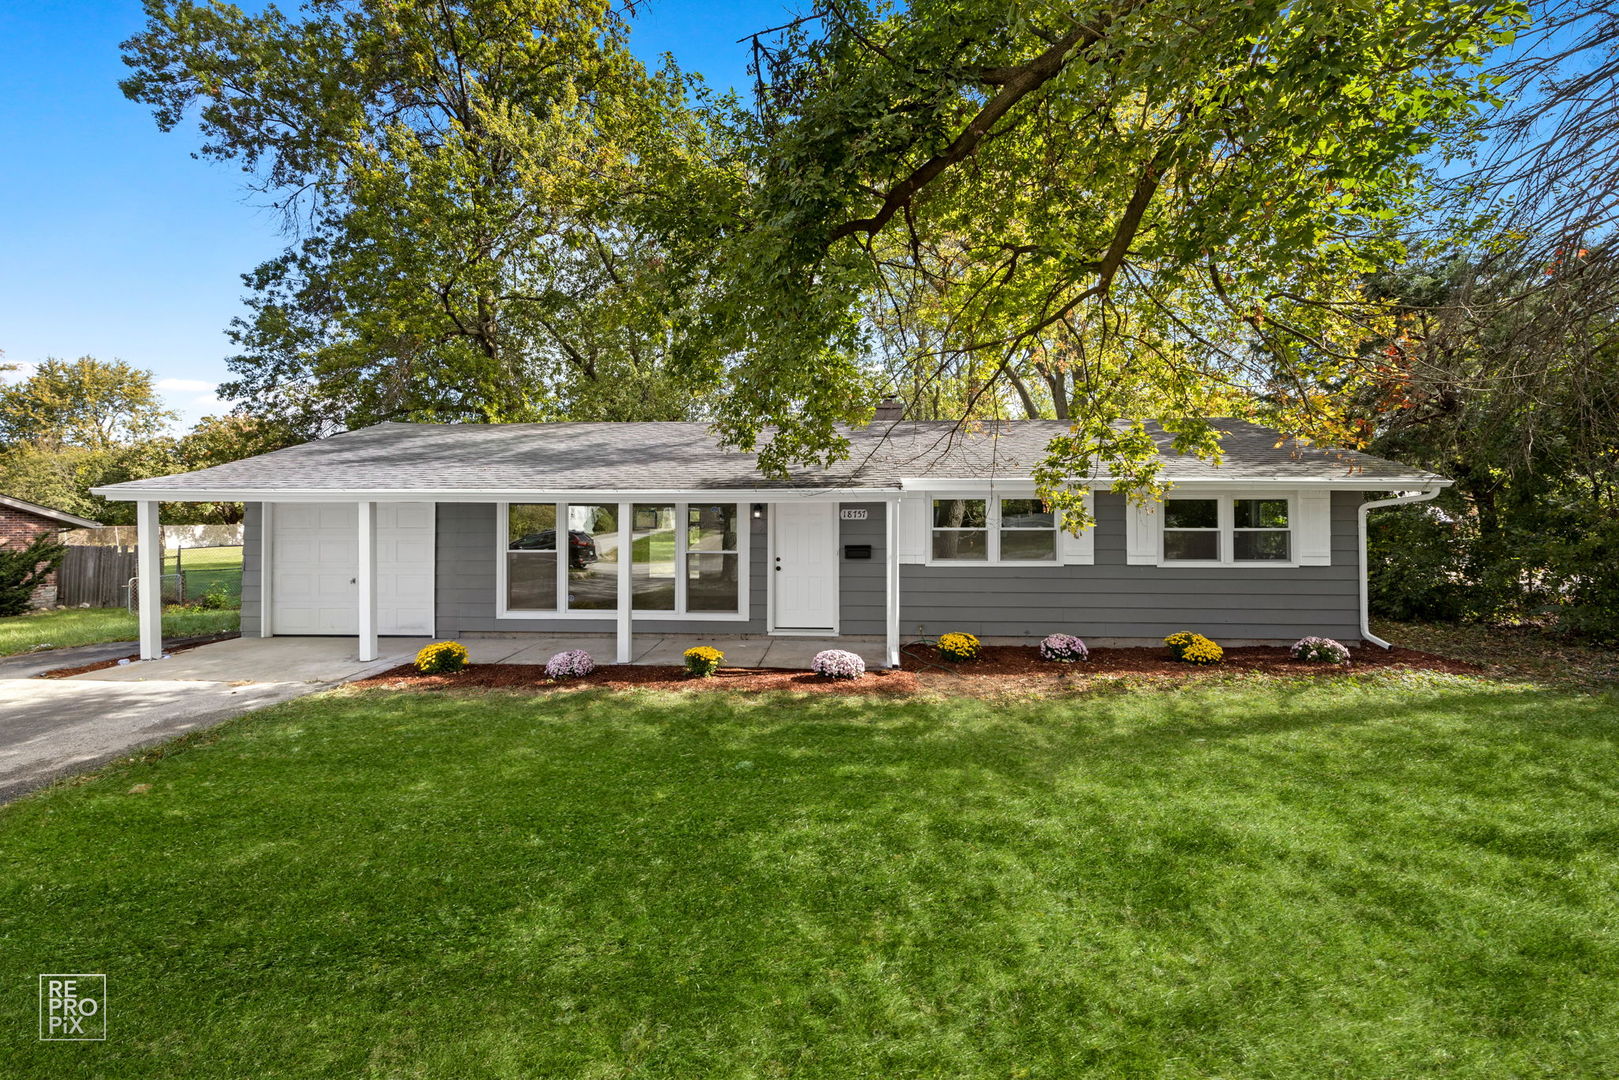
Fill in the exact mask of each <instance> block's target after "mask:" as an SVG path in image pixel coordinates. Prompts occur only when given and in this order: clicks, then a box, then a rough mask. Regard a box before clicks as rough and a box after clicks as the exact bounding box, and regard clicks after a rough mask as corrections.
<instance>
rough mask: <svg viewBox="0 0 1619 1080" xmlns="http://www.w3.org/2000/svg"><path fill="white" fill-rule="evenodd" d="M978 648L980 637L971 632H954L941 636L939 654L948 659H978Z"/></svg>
mask: <svg viewBox="0 0 1619 1080" xmlns="http://www.w3.org/2000/svg"><path fill="white" fill-rule="evenodd" d="M978 648H979V646H978V639H977V638H975V637H973V636H972V635H971V634H962V633H954V634H941V635H940V636H939V655H940V656H942V657H944V659H946V660H976V659H978Z"/></svg>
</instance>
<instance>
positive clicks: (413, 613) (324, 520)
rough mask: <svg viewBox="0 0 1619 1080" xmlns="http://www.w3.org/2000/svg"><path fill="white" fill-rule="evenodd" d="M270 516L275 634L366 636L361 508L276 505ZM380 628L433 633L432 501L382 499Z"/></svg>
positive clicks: (379, 510)
mask: <svg viewBox="0 0 1619 1080" xmlns="http://www.w3.org/2000/svg"><path fill="white" fill-rule="evenodd" d="M270 521H271V526H270V530H271V544H270V562H271V572H270V595H271V604H270V607H271V626H272V627H273V629H274V631H275V633H277V634H355V633H358V632H359V621H360V614H359V606H358V605H359V585H358V583H357V575H358V572H359V571H358V567H359V563H360V556H359V550H358V549H359V511H358V508H357V507H356V506H355V505H354V504H353V503H276V504H275V509H274V510H273V511H272V512H271V517H270ZM377 632H378V633H379V634H431V633H432V632H433V505H432V504H431V503H378V504H377Z"/></svg>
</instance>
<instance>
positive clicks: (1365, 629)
mask: <svg viewBox="0 0 1619 1080" xmlns="http://www.w3.org/2000/svg"><path fill="white" fill-rule="evenodd" d="M1438 494H1439V489H1438V488H1433V489H1431V490H1429V491H1415V492H1409V493H1406V494H1403V495H1396V496H1395V497H1394V498H1392V499H1378V500H1376V501H1375V502H1363V503H1361V504H1360V636H1361V640H1363V641H1369V642H1371V643H1372V644H1373V645H1381V646H1382V647H1383V648H1385V649H1392V648H1393V647H1394V646H1393V645H1392V644H1390V643H1389V642H1387V641H1384V640H1383V639H1382V638H1380V637H1378V636H1377V635H1376V634H1374V633H1372V615H1371V608H1370V603H1369V600H1368V598H1367V589H1366V515H1367V514H1368V513H1370V512H1371V511H1373V510H1380V509H1382V508H1383V507H1385V506H1407V505H1409V504H1411V503H1419V502H1427V501H1428V500H1429V499H1432V498H1433V497H1434V496H1436V495H1438Z"/></svg>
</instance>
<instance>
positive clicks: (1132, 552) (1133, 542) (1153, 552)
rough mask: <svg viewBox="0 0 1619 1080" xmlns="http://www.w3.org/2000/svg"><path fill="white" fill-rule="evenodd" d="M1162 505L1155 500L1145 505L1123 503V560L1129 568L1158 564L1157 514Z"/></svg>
mask: <svg viewBox="0 0 1619 1080" xmlns="http://www.w3.org/2000/svg"><path fill="white" fill-rule="evenodd" d="M1162 509H1163V503H1161V502H1159V501H1158V500H1156V499H1151V500H1148V501H1147V502H1146V503H1145V504H1143V503H1138V502H1136V501H1135V500H1133V499H1129V498H1126V499H1125V501H1124V559H1125V562H1127V563H1129V564H1130V565H1131V566H1152V565H1155V564H1157V562H1158V526H1159V512H1160V511H1161V510H1162Z"/></svg>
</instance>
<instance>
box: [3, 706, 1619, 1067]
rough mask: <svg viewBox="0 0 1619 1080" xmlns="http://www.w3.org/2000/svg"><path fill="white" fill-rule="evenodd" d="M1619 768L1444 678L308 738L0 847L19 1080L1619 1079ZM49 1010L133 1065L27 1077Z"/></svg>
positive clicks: (1593, 735)
mask: <svg viewBox="0 0 1619 1080" xmlns="http://www.w3.org/2000/svg"><path fill="white" fill-rule="evenodd" d="M1616 732H1619V701H1616V699H1614V698H1613V697H1608V698H1599V697H1593V696H1579V695H1573V694H1566V693H1558V692H1550V691H1544V690H1535V689H1526V688H1521V687H1519V688H1512V687H1508V686H1505V685H1503V684H1496V683H1486V682H1482V681H1466V680H1455V679H1442V678H1432V679H1422V678H1418V677H1410V678H1408V679H1406V680H1405V681H1371V680H1368V681H1365V682H1333V683H1324V684H1316V685H1307V684H1304V683H1302V682H1298V683H1295V682H1241V683H1232V684H1230V685H1226V686H1220V687H1215V688H1210V689H1204V690H1199V691H1185V692H1148V691H1138V692H1134V693H1113V694H1097V695H1090V696H1085V697H1076V698H1066V699H1049V700H1045V701H1030V702H1025V703H1012V704H1008V703H1007V702H1005V701H998V702H985V701H978V700H973V699H913V700H908V701H902V702H873V701H862V700H856V699H840V698H838V697H835V696H826V695H822V696H817V697H813V698H808V699H785V698H781V697H755V698H741V697H733V696H729V695H722V694H701V695H692V696H663V697H656V696H606V695H600V694H564V695H555V696H542V697H532V696H520V695H511V696H506V695H492V696H487V697H476V696H435V695H431V694H402V693H384V692H377V691H372V692H366V693H357V692H349V693H346V694H338V695H327V696H323V697H318V698H311V699H305V700H303V701H300V702H295V703H292V704H289V705H286V706H281V707H278V708H276V709H274V710H273V711H269V712H263V713H259V714H257V715H253V716H249V717H247V718H245V719H243V720H240V721H237V722H234V723H233V724H231V725H229V726H227V727H226V728H225V729H223V730H222V731H219V732H215V733H212V734H205V735H202V736H200V737H195V738H192V739H190V740H188V741H187V742H185V743H182V744H180V745H179V746H178V747H176V748H172V749H171V750H170V751H169V752H166V753H162V754H153V755H150V756H149V757H148V758H147V759H145V760H143V761H141V762H139V763H132V764H128V765H126V766H123V767H120V768H117V769H115V770H113V771H112V772H110V773H108V774H106V775H104V776H103V777H101V778H100V779H98V780H95V781H93V782H90V783H87V784H84V785H82V786H77V787H71V788H62V789H57V790H54V791H50V792H47V793H45V794H43V795H42V796H39V797H35V798H31V799H27V800H24V801H23V802H21V803H19V804H17V805H15V806H13V807H11V808H10V809H8V810H4V811H0V865H3V866H5V868H6V871H5V873H4V874H3V875H0V946H3V948H0V968H3V972H4V980H3V982H4V985H5V986H6V987H8V988H9V989H8V990H7V991H6V992H5V994H4V995H0V1061H3V1062H5V1063H6V1067H5V1069H4V1070H0V1071H3V1072H4V1074H5V1075H6V1076H8V1077H27V1078H32V1077H41V1078H44V1077H56V1076H64V1075H70V1074H71V1075H96V1076H104V1077H177V1076H185V1077H188V1078H196V1077H240V1076H255V1077H310V1076H320V1075H324V1076H344V1077H351V1076H352V1077H453V1078H461V1077H468V1078H472V1077H486V1076H499V1077H670V1078H674V1077H680V1078H690V1077H709V1076H715V1077H739V1078H740V1077H777V1076H781V1077H788V1076H791V1077H871V1078H883V1080H888V1078H896V1077H912V1076H929V1077H1031V1078H1047V1077H1049V1078H1070V1077H1122V1076H1132V1077H1134V1076H1163V1077H1188V1078H1190V1077H1214V1076H1218V1077H1267V1078H1269V1077H1285V1078H1306V1077H1408V1076H1424V1077H1435V1076H1442V1077H1480V1078H1483V1077H1490V1078H1496V1077H1506V1076H1513V1077H1528V1076H1545V1077H1568V1076H1575V1075H1584V1076H1602V1075H1614V1074H1615V1073H1619V941H1616V938H1615V935H1614V927H1615V925H1616V920H1619V895H1616V891H1615V887H1614V883H1615V880H1616V870H1619V860H1616V848H1619V799H1615V797H1614V796H1615V792H1616V787H1619V755H1616V754H1615V753H1614V750H1615V746H1614V742H1615V734H1616ZM137 785H150V790H146V791H140V790H132V789H135V788H136V786H137ZM64 971H66V972H75V971H83V972H104V973H106V974H107V976H108V980H109V995H110V1000H111V1005H110V1009H109V1017H110V1024H111V1029H110V1035H109V1037H108V1039H107V1041H106V1042H104V1043H85V1044H52V1043H40V1042H36V1041H34V1035H33V1024H34V1010H35V1002H34V990H33V987H34V982H33V980H34V976H35V975H36V974H37V973H40V972H64Z"/></svg>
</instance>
